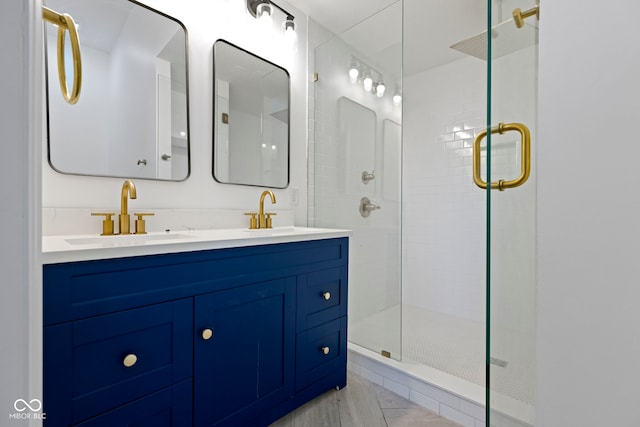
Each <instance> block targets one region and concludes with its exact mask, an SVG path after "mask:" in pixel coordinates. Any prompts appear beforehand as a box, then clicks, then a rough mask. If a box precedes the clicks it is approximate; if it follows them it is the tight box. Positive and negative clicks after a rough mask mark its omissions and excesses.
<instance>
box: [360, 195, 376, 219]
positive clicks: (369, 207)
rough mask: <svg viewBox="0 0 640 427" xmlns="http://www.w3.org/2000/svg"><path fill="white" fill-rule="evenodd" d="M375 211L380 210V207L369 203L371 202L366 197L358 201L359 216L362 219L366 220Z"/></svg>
mask: <svg viewBox="0 0 640 427" xmlns="http://www.w3.org/2000/svg"><path fill="white" fill-rule="evenodd" d="M376 209H380V206H378V205H376V204H375V203H371V200H369V198H368V197H363V198H362V199H360V208H359V210H360V215H362V217H363V218H367V217H368V216H369V214H370V213H371V211H374V210H376Z"/></svg>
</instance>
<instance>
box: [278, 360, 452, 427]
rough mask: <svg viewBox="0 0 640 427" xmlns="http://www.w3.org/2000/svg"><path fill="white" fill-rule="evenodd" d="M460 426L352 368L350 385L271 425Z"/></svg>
mask: <svg viewBox="0 0 640 427" xmlns="http://www.w3.org/2000/svg"><path fill="white" fill-rule="evenodd" d="M365 426H366V427H459V424H456V423H454V422H453V421H449V420H447V419H445V418H442V417H441V416H439V415H437V414H435V413H433V412H431V411H429V410H427V409H425V408H422V407H421V406H418V405H416V404H415V403H412V402H409V401H408V400H406V399H404V398H402V397H400V396H398V395H396V394H394V393H391V392H390V391H388V390H386V389H384V388H382V387H380V386H378V385H376V384H373V383H372V382H369V381H367V380H366V379H364V378H362V377H361V376H359V375H356V374H353V373H351V372H349V377H348V379H347V387H345V388H343V389H342V390H340V391H335V390H332V391H328V392H327V393H325V394H323V395H322V396H319V397H318V398H316V399H314V400H313V401H311V402H309V403H307V404H306V405H304V406H302V407H300V408H298V409H297V410H295V411H294V412H292V413H290V414H288V415H286V416H285V417H283V418H281V419H279V420H278V421H276V422H275V423H273V424H271V426H270V427H365Z"/></svg>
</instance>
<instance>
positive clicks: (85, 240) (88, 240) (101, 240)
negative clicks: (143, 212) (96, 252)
mask: <svg viewBox="0 0 640 427" xmlns="http://www.w3.org/2000/svg"><path fill="white" fill-rule="evenodd" d="M193 238H195V237H194V236H191V235H188V234H178V233H165V234H126V235H114V236H100V237H96V236H90V237H74V238H71V239H65V242H67V243H69V244H70V245H102V246H131V245H140V244H144V243H146V242H159V241H173V240H177V239H193Z"/></svg>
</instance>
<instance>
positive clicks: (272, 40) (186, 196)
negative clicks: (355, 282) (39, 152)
mask: <svg viewBox="0 0 640 427" xmlns="http://www.w3.org/2000/svg"><path fill="white" fill-rule="evenodd" d="M144 3H145V4H147V5H149V6H150V7H153V8H155V9H157V10H159V11H161V12H163V13H166V14H168V15H171V16H173V17H175V18H177V19H178V20H180V21H181V22H182V23H183V24H184V25H185V26H186V28H187V31H188V42H189V91H190V100H189V102H190V104H189V107H190V128H191V129H190V135H191V176H190V177H189V178H188V179H187V180H186V181H184V182H158V181H150V180H142V179H138V180H135V183H136V186H137V189H138V199H137V200H135V201H133V202H131V203H130V207H131V209H150V210H151V211H154V210H156V211H157V210H159V209H174V210H175V209H191V210H207V211H226V212H231V215H232V216H233V218H235V219H236V220H237V225H238V226H244V224H245V222H246V217H244V215H242V213H243V212H245V211H247V210H250V209H256V208H257V204H258V197H259V195H260V193H261V192H262V189H261V188H257V187H247V186H238V185H225V184H219V183H217V182H215V181H214V179H213V176H212V167H211V158H212V108H213V106H212V98H213V69H212V68H213V65H212V63H213V58H212V55H213V53H212V52H213V50H212V47H213V44H214V43H215V41H216V40H218V39H220V38H224V39H226V40H228V41H229V42H231V43H234V44H236V45H238V46H241V47H243V48H245V49H247V50H249V51H252V52H254V53H255V54H257V55H259V56H261V57H264V58H265V59H267V60H269V61H272V62H274V63H276V64H278V65H280V66H282V67H284V68H286V69H287V70H288V71H289V73H290V76H291V135H290V136H291V161H290V165H291V174H290V176H291V179H290V185H289V188H287V189H284V190H276V191H275V194H276V196H277V204H276V206H274V208H275V209H274V210H275V211H277V212H279V213H280V215H279V216H278V217H276V221H275V222H276V225H277V222H278V221H277V220H280V221H285V220H286V218H291V222H295V223H296V224H297V225H306V218H307V214H306V213H307V212H306V188H307V175H306V171H307V146H306V135H307V129H306V94H307V74H306V59H307V55H306V17H305V16H304V15H303V14H301V13H298V12H297V11H296V10H295V9H293V8H290V7H289V6H288V5H287V4H286V3H285V2H283V4H282V6H283V7H285V8H286V9H287V10H289V11H290V12H292V13H294V15H295V16H296V31H297V32H298V35H299V41H298V44H297V50H295V51H294V49H292V48H291V47H290V46H288V45H287V44H286V42H285V41H284V39H283V37H282V36H281V31H280V24H281V21H279V20H278V18H276V19H274V24H273V28H271V29H270V31H269V29H267V31H266V32H265V31H264V30H265V29H262V28H260V27H259V26H258V25H257V22H256V20H255V19H254V18H253V17H251V16H250V15H249V13H248V11H247V10H246V3H245V2H244V1H232V0H211V1H207V2H202V1H198V0H185V1H181V2H175V1H171V0H147V1H145V2H144ZM275 15H276V17H279V16H280V15H279V14H278V13H277V12H276V13H275ZM43 175H44V180H43V206H44V207H45V208H46V209H45V211H46V212H47V218H56V219H57V220H59V219H60V217H61V216H62V215H63V214H64V213H65V212H66V209H67V208H78V209H87V210H100V209H111V210H113V209H117V208H118V207H119V197H120V196H119V194H120V187H121V185H122V181H123V180H122V179H120V178H117V179H116V178H96V177H79V176H70V175H62V174H59V173H56V172H55V171H53V170H52V169H51V168H50V167H49V165H48V164H47V163H46V161H44V162H43ZM71 189H73V190H71ZM293 189H298V190H299V192H298V202H297V203H293V202H292V201H291V193H292V191H293ZM54 209H55V210H56V212H51V211H52V210H54ZM283 211H284V212H285V213H287V215H282V212H283ZM83 218H84V217H83ZM56 219H54V220H51V221H49V220H47V226H46V230H45V232H46V233H47V234H56V231H59V230H61V228H58V229H56ZM154 220H158V221H159V219H158V217H154V218H152V219H151V220H150V221H149V222H148V225H147V228H148V229H149V230H150V231H155V229H154ZM83 221H85V220H84V219H83ZM158 221H156V224H158ZM77 224H78V225H77V226H76V228H77V231H76V232H78V233H83V232H86V233H91V232H96V231H97V230H98V229H99V222H98V221H97V220H95V221H94V220H92V219H89V220H88V222H86V223H85V222H82V223H80V222H77ZM81 224H82V225H81ZM179 225H180V226H183V227H184V226H189V224H184V223H182V224H179ZM216 225H217V223H216V217H215V215H211V217H210V219H209V220H208V222H207V223H205V224H200V226H205V227H211V228H215V227H216ZM92 226H96V227H97V228H93V227H92ZM177 226H178V224H176V228H177ZM192 226H194V225H193V224H192ZM86 227H88V228H86ZM164 228H165V227H164V224H163V228H162V229H164ZM65 231H66V230H65Z"/></svg>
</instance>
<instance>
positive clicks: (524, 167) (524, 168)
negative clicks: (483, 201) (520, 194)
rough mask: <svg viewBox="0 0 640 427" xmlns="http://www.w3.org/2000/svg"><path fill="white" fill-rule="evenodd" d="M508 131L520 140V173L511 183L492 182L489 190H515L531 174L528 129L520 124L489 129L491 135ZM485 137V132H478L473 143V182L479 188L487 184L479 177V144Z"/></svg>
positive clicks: (501, 124) (505, 124)
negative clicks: (515, 132) (515, 133)
mask: <svg viewBox="0 0 640 427" xmlns="http://www.w3.org/2000/svg"><path fill="white" fill-rule="evenodd" d="M510 131H517V132H519V133H520V138H521V148H522V155H521V157H522V158H521V162H520V163H521V171H520V176H519V177H517V178H516V179H513V180H511V181H505V180H502V179H501V180H499V181H498V182H492V183H491V188H492V189H495V188H497V189H498V190H500V191H504V190H506V189H507V188H515V187H519V186H521V185H522V184H524V183H525V182H526V181H527V179H529V174H530V173H531V134H530V133H529V128H527V127H526V126H525V125H523V124H522V123H500V124H499V125H498V126H496V127H493V128H491V134H494V133H499V134H503V133H506V132H510ZM486 136H487V130H486V129H485V130H483V131H482V132H480V133H479V134H478V135H477V136H476V138H475V140H474V141H473V182H475V184H476V185H477V186H478V187H480V188H484V189H486V188H487V183H486V182H485V181H483V180H482V177H481V176H480V143H481V142H482V140H483V139H484V138H485V137H486Z"/></svg>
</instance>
